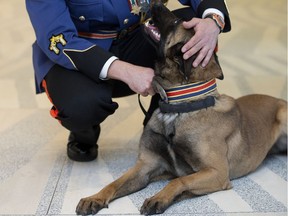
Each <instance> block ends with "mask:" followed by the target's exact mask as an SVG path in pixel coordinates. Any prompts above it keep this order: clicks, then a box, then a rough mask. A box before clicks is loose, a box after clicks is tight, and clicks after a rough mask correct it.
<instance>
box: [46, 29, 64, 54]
mask: <svg viewBox="0 0 288 216" xmlns="http://www.w3.org/2000/svg"><path fill="white" fill-rule="evenodd" d="M58 43H60V44H61V45H62V46H65V45H66V44H67V42H66V40H65V38H64V35H63V34H59V35H56V36H55V35H53V36H52V37H51V38H50V46H49V49H50V50H51V51H53V52H54V53H55V54H56V55H58V54H59V53H60V50H59V48H58V47H57V44H58Z"/></svg>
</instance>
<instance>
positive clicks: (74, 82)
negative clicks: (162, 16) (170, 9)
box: [45, 8, 193, 132]
mask: <svg viewBox="0 0 288 216" xmlns="http://www.w3.org/2000/svg"><path fill="white" fill-rule="evenodd" d="M175 14H176V15H177V16H180V17H185V19H187V20H188V19H191V18H192V17H193V11H191V9H190V8H189V9H188V8H186V9H180V10H177V11H176V12H175ZM110 52H112V53H114V54H115V55H116V56H117V57H118V58H119V59H120V60H123V61H126V62H129V63H132V64H135V65H139V66H144V67H151V68H153V67H154V63H155V60H156V58H157V50H156V49H155V47H154V46H152V45H151V44H150V42H148V40H147V39H145V36H144V33H143V32H142V29H141V28H139V29H136V30H135V31H133V32H132V33H131V34H129V35H127V37H126V38H124V39H121V40H117V41H115V42H114V43H113V45H112V47H111V49H110ZM45 84H46V93H47V94H48V96H49V98H50V100H51V101H52V103H53V107H52V109H51V110H52V111H53V113H54V117H55V118H57V119H58V120H59V121H60V122H61V124H62V125H63V126H64V127H65V128H67V129H68V130H70V131H73V132H77V131H83V130H88V129H91V128H92V127H93V126H95V125H99V124H100V123H102V122H103V121H104V120H105V119H106V118H107V117H108V116H109V115H111V114H113V113H114V112H115V110H116V109H117V108H118V104H117V103H116V102H114V101H113V100H112V98H113V97H121V96H128V95H131V94H134V92H133V91H132V90H130V88H129V87H128V86H127V85H126V84H125V83H123V82H120V81H116V80H108V81H102V82H100V83H96V82H95V81H93V80H91V79H90V78H88V77H87V76H85V75H84V74H83V73H81V72H80V71H73V70H68V69H66V68H63V67H61V66H59V65H55V66H54V67H52V68H51V70H50V71H49V72H48V74H47V75H46V77H45ZM159 98H160V97H159V95H155V96H153V97H152V101H151V105H150V108H149V110H150V113H151V112H152V111H154V109H155V108H156V107H157V105H158V100H159ZM55 113H56V114H55ZM145 122H147V119H146V121H145Z"/></svg>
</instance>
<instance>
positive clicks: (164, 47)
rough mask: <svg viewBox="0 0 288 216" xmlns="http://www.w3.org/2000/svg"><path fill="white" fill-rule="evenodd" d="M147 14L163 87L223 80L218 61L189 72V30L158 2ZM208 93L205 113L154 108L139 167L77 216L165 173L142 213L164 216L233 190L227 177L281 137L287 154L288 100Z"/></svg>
mask: <svg viewBox="0 0 288 216" xmlns="http://www.w3.org/2000/svg"><path fill="white" fill-rule="evenodd" d="M154 14H157V16H153V15H154ZM152 16H153V20H154V22H155V25H156V26H157V27H158V28H159V30H160V32H161V45H160V50H161V56H162V59H161V60H159V61H158V62H157V64H156V69H155V80H157V82H158V83H160V84H161V85H162V86H163V87H164V89H165V88H169V87H171V86H177V85H183V84H186V83H193V82H197V81H207V80H210V79H213V78H221V77H222V76H223V74H222V71H221V68H220V66H219V65H218V63H217V62H216V60H215V57H212V58H211V60H210V62H209V64H208V66H207V67H206V68H201V67H197V68H192V66H191V65H192V61H193V57H192V58H190V59H188V60H186V61H184V60H183V58H182V55H183V54H182V52H181V47H182V46H183V45H184V44H185V43H186V42H187V41H188V40H189V39H190V38H191V37H192V36H193V34H194V32H193V31H192V30H186V29H184V28H183V26H182V24H181V22H179V21H178V19H177V18H176V17H175V16H174V15H173V14H172V13H171V12H170V11H169V10H168V9H167V8H166V7H165V6H163V4H161V2H160V1H156V0H155V1H153V3H152ZM209 95H210V96H213V97H215V98H216V104H215V106H212V107H209V108H207V109H202V110H199V111H195V112H189V113H170V114H169V113H167V114H164V113H161V112H160V111H159V109H157V110H156V111H155V112H154V113H153V115H152V118H151V119H150V121H149V122H148V124H147V126H146V127H145V128H144V131H143V134H142V137H141V140H140V147H139V156H138V160H137V163H136V165H135V166H134V167H132V168H131V169H130V170H129V171H127V172H126V173H125V174H124V175H123V176H122V177H120V178H119V179H117V180H116V181H114V182H113V183H111V184H109V185H108V186H106V187H105V188H104V189H102V190H101V191H100V192H99V193H97V194H95V195H93V196H90V197H87V198H83V199H81V200H80V202H79V204H78V206H77V209H76V212H77V214H96V213H97V212H98V211H99V210H101V209H102V208H104V207H107V206H108V203H109V202H110V201H112V200H114V199H116V198H119V197H122V196H125V195H127V194H130V193H132V192H135V191H137V190H140V189H142V188H144V187H145V186H147V184H148V183H149V182H151V181H152V180H153V179H155V178H156V177H159V176H160V175H163V174H167V173H168V174H170V175H172V176H174V179H173V180H171V182H170V183H169V184H168V185H167V186H166V187H165V188H164V189H163V190H161V191H160V192H158V193H157V194H156V195H155V196H153V197H151V198H149V199H147V200H146V201H145V202H144V204H143V206H142V208H141V214H155V213H162V212H164V211H165V210H166V209H167V208H168V207H169V206H170V205H171V204H172V203H173V202H174V201H175V200H178V199H179V198H182V197H187V196H189V197H192V196H195V195H203V194H207V193H211V192H215V191H219V190H227V189H230V188H231V182H230V179H234V178H238V177H241V176H243V175H246V174H248V173H250V172H252V171H254V170H255V169H256V168H257V167H258V166H259V165H260V164H261V162H262V161H263V160H264V158H265V157H266V155H267V154H268V153H269V151H270V150H271V149H273V150H275V149H276V148H272V147H273V144H275V143H276V141H277V140H280V138H283V137H284V141H282V142H278V146H276V147H277V148H279V147H280V148H281V150H282V151H287V143H286V142H287V119H286V118H287V102H286V101H284V100H281V99H277V98H274V97H270V96H265V95H249V96H244V97H241V98H239V99H237V100H235V99H233V98H232V97H229V96H227V95H220V94H219V93H218V92H217V90H216V91H214V92H212V93H210V94H209ZM206 96H207V95H206ZM200 99H203V98H197V100H200ZM285 137H286V139H285ZM274 146H275V145H274Z"/></svg>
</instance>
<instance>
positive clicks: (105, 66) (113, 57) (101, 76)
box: [99, 56, 118, 80]
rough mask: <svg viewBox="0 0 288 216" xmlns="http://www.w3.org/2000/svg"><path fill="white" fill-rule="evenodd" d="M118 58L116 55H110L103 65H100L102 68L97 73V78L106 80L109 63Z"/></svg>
mask: <svg viewBox="0 0 288 216" xmlns="http://www.w3.org/2000/svg"><path fill="white" fill-rule="evenodd" d="M117 59H118V58H117V57H116V56H112V57H110V58H109V59H108V60H107V61H106V63H105V64H104V66H103V67H102V70H101V72H100V74H99V78H100V79H102V80H107V79H108V78H107V74H108V69H109V67H110V65H111V64H112V62H114V61H115V60H117Z"/></svg>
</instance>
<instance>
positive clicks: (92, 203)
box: [76, 159, 157, 215]
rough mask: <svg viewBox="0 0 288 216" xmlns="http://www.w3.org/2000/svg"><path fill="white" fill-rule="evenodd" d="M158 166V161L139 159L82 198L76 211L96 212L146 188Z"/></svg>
mask: <svg viewBox="0 0 288 216" xmlns="http://www.w3.org/2000/svg"><path fill="white" fill-rule="evenodd" d="M154 162H155V161H154ZM156 166H157V164H156V163H154V164H151V163H148V164H147V162H144V161H142V160H140V159H139V160H138V161H137V163H136V165H135V166H134V167H132V168H131V169H130V170H128V171H127V172H126V173H125V174H124V175H123V176H121V177H120V178H119V179H117V180H115V181H114V182H112V183H111V184H109V185H108V186H106V187H105V188H103V189H102V190H101V191H100V192H99V193H97V194H95V195H92V196H90V197H86V198H82V199H81V200H80V202H79V203H78V206H77V208H76V213H77V214H78V215H88V214H96V213H97V212H98V211H100V210H101V209H102V208H107V207H108V203H109V202H111V201H112V200H114V199H116V198H119V197H122V196H125V195H128V194H130V193H132V192H135V191H138V190H140V189H142V188H144V187H145V186H146V185H147V184H148V183H149V181H150V175H151V173H153V170H156Z"/></svg>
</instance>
